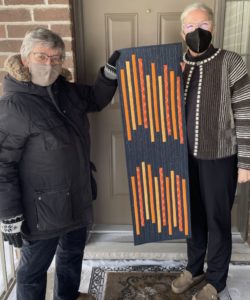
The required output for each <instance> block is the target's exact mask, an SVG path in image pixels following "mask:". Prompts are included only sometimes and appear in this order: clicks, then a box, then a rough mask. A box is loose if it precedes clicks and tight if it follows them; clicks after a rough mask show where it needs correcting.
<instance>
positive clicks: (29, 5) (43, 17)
mask: <svg viewBox="0 0 250 300" xmlns="http://www.w3.org/2000/svg"><path fill="white" fill-rule="evenodd" d="M37 26H43V27H45V28H48V29H51V30H53V31H55V32H57V33H59V34H60V35H61V37H62V38H63V40H64V42H65V45H66V60H65V63H64V65H65V67H67V68H69V69H70V70H71V72H72V73H73V74H74V63H73V61H74V60H73V58H74V56H73V51H72V49H73V47H72V22H71V9H70V0H0V95H1V94H2V79H3V77H4V75H5V72H4V70H3V63H4V61H5V59H6V58H7V57H8V56H9V55H12V54H16V53H18V52H19V49H20V45H21V42H22V39H23V37H24V35H25V32H26V31H28V30H30V29H32V28H35V27H37Z"/></svg>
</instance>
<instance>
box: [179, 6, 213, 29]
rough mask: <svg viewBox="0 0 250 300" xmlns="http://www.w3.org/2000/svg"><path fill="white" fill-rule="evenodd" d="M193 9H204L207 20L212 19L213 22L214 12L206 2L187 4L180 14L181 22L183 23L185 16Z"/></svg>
mask: <svg viewBox="0 0 250 300" xmlns="http://www.w3.org/2000/svg"><path fill="white" fill-rule="evenodd" d="M193 10H202V11H205V12H206V13H207V15H208V20H209V21H212V23H214V13H213V10H212V9H211V8H210V7H208V6H207V5H206V4H204V3H201V2H197V3H193V4H190V5H188V6H187V7H186V8H185V9H184V11H183V12H182V14H181V24H182V25H183V22H184V19H185V18H186V16H187V15H188V14H189V13H190V12H191V11H193Z"/></svg>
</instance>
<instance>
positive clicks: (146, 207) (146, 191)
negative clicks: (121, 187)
mask: <svg viewBox="0 0 250 300" xmlns="http://www.w3.org/2000/svg"><path fill="white" fill-rule="evenodd" d="M142 179H143V192H144V203H145V210H146V220H149V219H150V216H149V207H148V185H147V174H146V164H145V162H144V161H143V162H142Z"/></svg>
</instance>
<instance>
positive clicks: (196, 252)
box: [172, 3, 250, 300]
mask: <svg viewBox="0 0 250 300" xmlns="http://www.w3.org/2000/svg"><path fill="white" fill-rule="evenodd" d="M181 21H182V37H183V39H184V40H185V42H186V44H187V52H186V53H185V55H184V65H183V67H184V68H183V69H184V70H183V71H184V82H185V95H184V96H185V101H186V120H187V140H188V150H189V177H190V198H191V200H190V201H191V203H190V204H191V227H192V238H190V239H188V241H187V255H188V264H187V267H186V270H185V271H184V272H183V273H182V274H181V275H180V276H179V277H178V278H177V279H175V280H174V281H173V282H172V291H173V292H174V293H177V294H179V293H183V292H184V291H186V290H187V289H189V288H190V287H192V286H194V285H196V284H198V283H199V282H200V281H202V280H203V279H204V278H205V280H206V285H205V286H204V287H203V288H202V289H201V290H200V291H198V293H196V294H195V295H194V296H193V300H206V299H219V297H222V294H224V295H225V294H226V291H227V290H226V289H225V288H226V280H227V276H228V268H229V262H230V257H231V249H232V236H231V208H232V206H233V201H234V196H235V190H236V185H237V173H238V182H240V183H241V182H246V181H249V180H250V80H249V76H248V74H247V69H246V66H245V64H244V62H243V60H242V58H241V57H240V56H239V55H238V54H236V53H233V52H229V51H225V50H222V49H216V48H214V47H213V45H212V44H211V40H212V35H213V29H214V17H213V12H212V10H211V9H210V8H209V7H207V6H206V5H204V4H202V3H195V4H192V5H190V6H188V7H187V8H186V9H185V10H184V12H183V13H182V16H181ZM206 252H207V270H206V273H204V270H203V268H204V260H205V255H206ZM229 297H230V296H229V295H228V299H230V298H229Z"/></svg>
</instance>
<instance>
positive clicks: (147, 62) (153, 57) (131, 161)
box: [117, 43, 191, 245]
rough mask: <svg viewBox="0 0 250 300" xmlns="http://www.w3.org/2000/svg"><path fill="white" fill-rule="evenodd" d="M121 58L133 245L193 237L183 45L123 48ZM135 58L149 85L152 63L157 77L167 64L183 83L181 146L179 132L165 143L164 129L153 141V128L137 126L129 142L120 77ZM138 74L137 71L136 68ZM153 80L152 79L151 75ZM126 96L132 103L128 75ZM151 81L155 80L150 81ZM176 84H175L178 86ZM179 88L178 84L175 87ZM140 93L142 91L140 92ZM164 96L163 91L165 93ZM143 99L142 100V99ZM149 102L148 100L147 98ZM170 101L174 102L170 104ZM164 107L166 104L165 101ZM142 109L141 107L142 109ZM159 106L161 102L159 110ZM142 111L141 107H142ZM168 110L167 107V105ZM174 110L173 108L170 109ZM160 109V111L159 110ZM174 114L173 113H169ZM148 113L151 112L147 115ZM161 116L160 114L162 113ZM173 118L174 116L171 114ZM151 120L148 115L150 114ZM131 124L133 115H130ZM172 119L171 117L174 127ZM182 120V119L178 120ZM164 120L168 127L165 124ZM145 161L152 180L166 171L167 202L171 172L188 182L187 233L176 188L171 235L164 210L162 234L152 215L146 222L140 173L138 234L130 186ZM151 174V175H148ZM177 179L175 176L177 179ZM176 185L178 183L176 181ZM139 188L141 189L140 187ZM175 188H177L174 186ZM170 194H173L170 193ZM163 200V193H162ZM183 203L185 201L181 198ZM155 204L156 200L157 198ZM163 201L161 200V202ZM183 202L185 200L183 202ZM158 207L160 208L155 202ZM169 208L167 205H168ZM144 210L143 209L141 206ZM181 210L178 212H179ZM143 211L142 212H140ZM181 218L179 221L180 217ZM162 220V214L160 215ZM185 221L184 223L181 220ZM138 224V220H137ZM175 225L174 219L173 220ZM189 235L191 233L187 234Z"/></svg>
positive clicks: (121, 96) (119, 62)
mask: <svg viewBox="0 0 250 300" xmlns="http://www.w3.org/2000/svg"><path fill="white" fill-rule="evenodd" d="M119 51H120V53H121V55H120V58H119V60H118V63H117V74H118V85H119V93H120V104H121V112H122V121H123V129H124V130H123V132H124V141H125V152H126V163H127V173H128V179H129V180H128V182H129V192H130V200H131V212H132V220H133V229H134V243H135V244H136V245H137V244H142V243H148V242H155V241H160V240H167V239H182V238H186V237H188V236H190V234H191V229H190V210H189V184H188V154H187V143H186V126H185V108H184V97H183V81H182V72H181V68H180V61H182V46H181V44H180V43H178V44H168V45H157V46H146V47H137V48H128V49H121V50H119ZM132 55H135V57H136V59H137V60H136V62H137V67H138V58H141V59H142V60H143V67H144V79H145V83H146V75H147V74H149V75H150V76H151V75H152V66H151V63H152V62H153V63H154V64H155V67H156V74H157V78H158V76H162V77H163V66H164V65H167V66H168V70H171V71H173V72H174V74H175V78H177V77H179V78H180V82H181V89H180V91H181V111H182V125H183V126H182V129H183V139H184V143H182V144H181V143H180V137H179V136H180V135H179V133H178V140H175V139H174V138H173V135H172V136H168V135H167V129H166V135H167V141H166V142H163V141H162V130H161V131H160V132H155V141H154V142H152V141H151V138H150V129H149V128H146V129H145V128H144V126H143V125H142V126H137V127H136V130H132V129H131V136H132V139H131V140H128V137H127V130H126V128H127V127H126V126H127V124H126V116H125V108H124V101H123V100H124V99H123V98H124V97H123V96H124V92H123V91H122V78H121V70H124V73H125V75H127V74H126V62H130V63H131V56H132ZM137 71H138V69H137ZM151 77H152V76H151ZM131 78H132V81H133V82H134V79H135V78H134V76H133V71H132V63H131ZM125 79H126V94H127V97H128V104H129V89H128V86H127V82H128V77H127V76H126V78H125ZM151 79H152V78H151ZM138 82H139V88H140V76H139V71H138ZM175 84H176V83H175ZM132 87H133V99H134V113H135V116H137V106H136V102H135V98H136V97H135V88H134V86H132ZM175 87H176V85H175ZM123 88H124V86H123ZM170 88H171V86H170V83H169V95H171V90H170ZM140 92H141V90H140ZM174 95H175V101H177V100H176V99H177V92H176V89H175V91H174ZM163 96H165V94H164V90H163ZM140 100H141V98H140ZM147 100H148V99H147ZM157 101H160V99H159V90H158V89H157ZM170 102H171V101H170ZM152 104H153V95H152ZM164 105H165V102H164ZM175 105H176V116H177V118H178V113H177V107H178V103H177V102H176V103H175ZM141 107H142V106H141ZM159 107H160V104H159V102H158V108H159ZM141 109H142V108H141ZM164 109H165V106H164ZM171 109H172V107H170V110H171ZM159 110H160V109H159ZM130 111H131V107H130V106H129V112H130ZM170 112H171V111H170ZM147 113H148V112H147ZM165 115H166V111H165V110H164V116H165ZM142 116H143V114H142ZM159 116H160V113H159ZM171 116H172V114H171ZM147 117H148V119H149V116H148V115H147ZM130 121H131V115H130ZM172 121H173V119H172V118H171V124H172ZM179 121H180V120H179ZM166 122H167V121H166V119H165V124H166ZM142 162H145V163H146V165H148V164H149V165H151V166H152V176H153V178H155V177H158V178H159V168H163V170H164V193H165V194H164V197H165V201H166V198H167V195H166V190H165V178H166V177H167V176H168V177H170V173H171V171H174V174H178V175H179V177H180V178H181V179H184V180H185V181H186V197H187V199H186V200H187V216H186V219H187V221H188V228H186V234H185V230H184V229H183V230H182V231H180V226H181V225H180V226H179V222H183V227H184V223H185V222H184V219H185V217H184V206H183V202H182V205H181V206H180V207H178V201H177V198H178V194H177V191H176V188H175V191H174V195H175V201H176V208H177V221H178V225H177V226H172V234H169V226H168V224H169V223H168V220H167V221H166V223H167V226H164V225H163V223H162V219H163V218H164V215H163V213H162V210H161V230H160V232H159V227H158V226H160V225H159V223H158V224H157V222H156V223H154V224H153V223H152V220H151V213H150V220H147V219H146V215H145V211H146V207H145V199H144V197H145V194H144V188H146V189H147V191H148V189H149V185H148V184H147V185H146V187H145V186H144V187H143V180H142V174H141V184H142V196H143V206H144V207H143V213H144V225H143V226H141V225H140V234H136V219H135V207H134V203H135V200H134V194H133V190H132V185H131V177H134V178H135V179H136V167H138V166H141V165H142ZM147 175H148V174H147ZM174 178H175V179H176V177H174ZM175 184H176V182H175ZM137 187H138V186H137ZM175 187H176V185H175ZM180 192H181V196H182V195H183V192H184V191H183V190H182V186H181V191H180ZM155 193H156V191H155V189H154V196H155ZM171 195H173V194H172V191H171ZM136 196H137V197H136V199H137V201H138V207H139V211H140V203H139V193H138V190H137V194H136ZM160 197H161V194H160ZM182 200H183V199H182ZM154 201H156V200H155V199H154ZM160 201H161V199H160ZM183 201H184V200H183ZM154 204H155V207H156V206H157V205H156V203H155V202H154ZM165 205H166V207H167V204H166V203H165ZM141 208H142V207H141ZM178 209H179V210H178ZM140 212H141V211H140ZM172 213H173V199H171V212H169V213H166V218H168V216H169V214H171V218H173V216H172ZM178 216H179V218H178ZM158 218H159V215H158ZM142 219H143V216H141V215H140V213H139V221H140V224H141V223H142ZM181 220H182V221H181ZM137 221H138V220H137ZM172 223H173V219H172ZM187 232H188V233H187Z"/></svg>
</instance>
